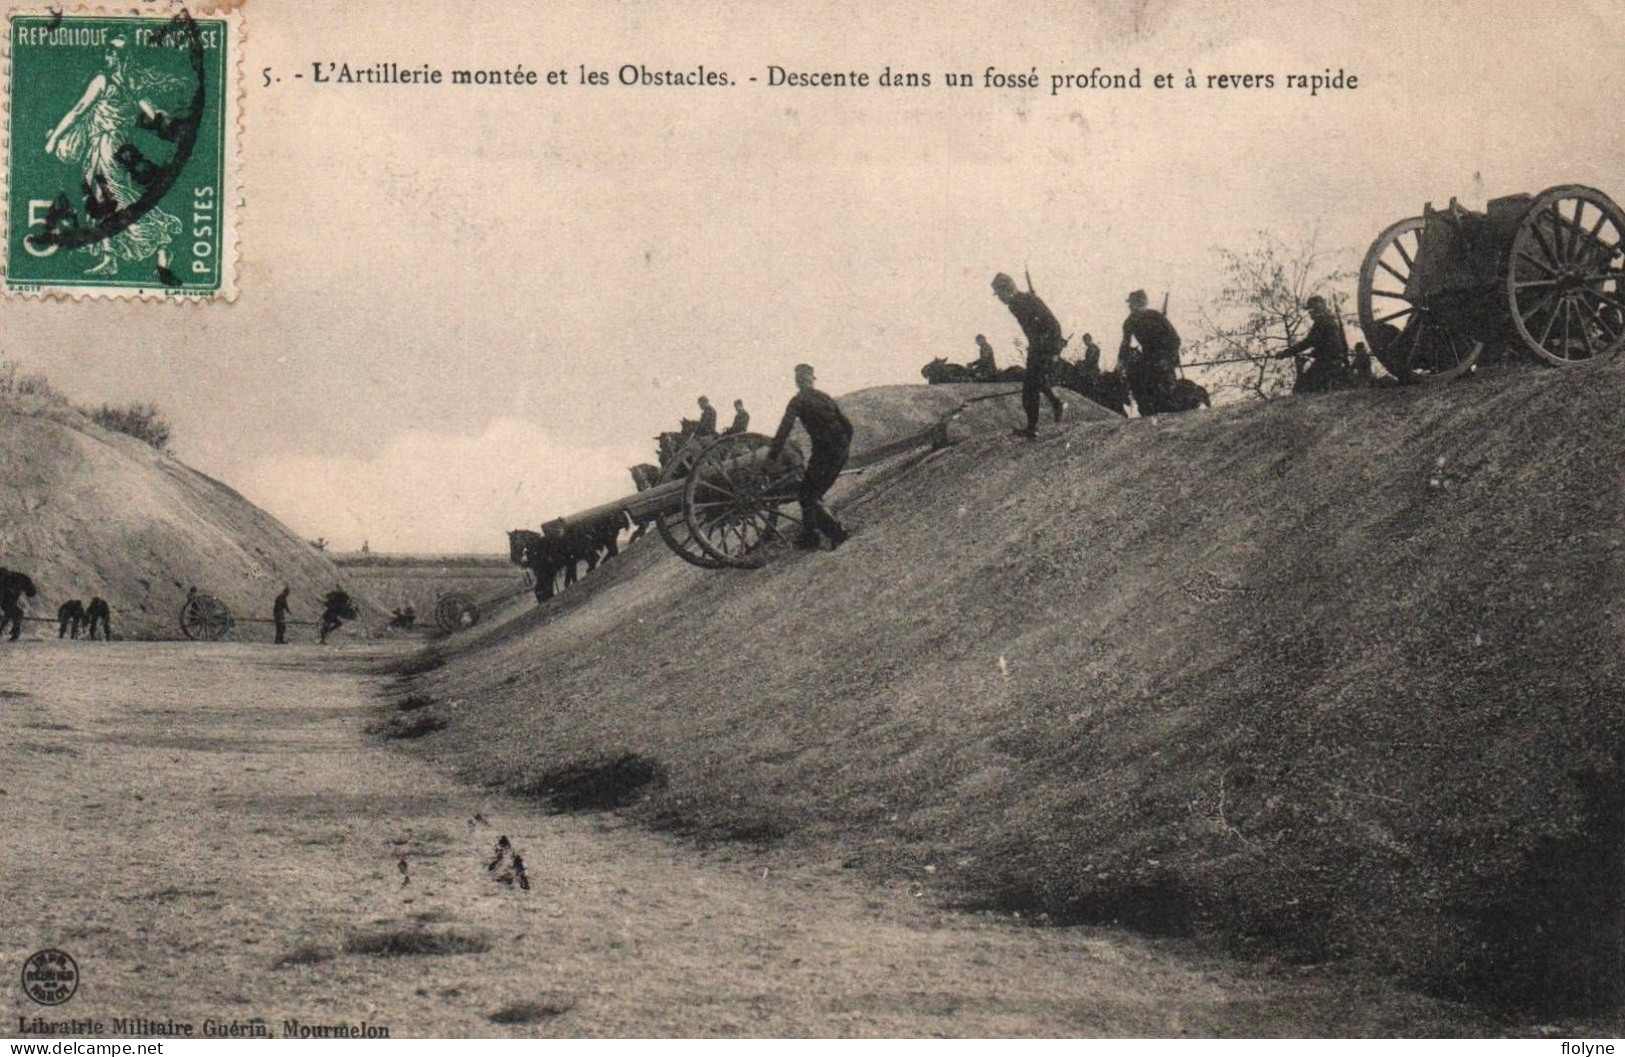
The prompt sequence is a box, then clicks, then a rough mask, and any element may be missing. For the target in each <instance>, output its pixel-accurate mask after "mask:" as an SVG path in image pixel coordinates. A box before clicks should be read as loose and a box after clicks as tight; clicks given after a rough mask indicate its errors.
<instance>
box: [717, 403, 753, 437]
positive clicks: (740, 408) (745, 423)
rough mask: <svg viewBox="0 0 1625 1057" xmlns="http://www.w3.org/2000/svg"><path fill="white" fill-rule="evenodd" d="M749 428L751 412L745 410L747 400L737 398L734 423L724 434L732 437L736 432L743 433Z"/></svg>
mask: <svg viewBox="0 0 1625 1057" xmlns="http://www.w3.org/2000/svg"><path fill="white" fill-rule="evenodd" d="M749 428H750V412H749V411H746V410H745V402H744V401H743V400H735V401H734V420H733V424H732V425H730V426H729V427H728V431H727V432H726V433H724V434H723V436H724V437H731V436H733V435H734V434H735V433H743V432H745V430H747V429H749Z"/></svg>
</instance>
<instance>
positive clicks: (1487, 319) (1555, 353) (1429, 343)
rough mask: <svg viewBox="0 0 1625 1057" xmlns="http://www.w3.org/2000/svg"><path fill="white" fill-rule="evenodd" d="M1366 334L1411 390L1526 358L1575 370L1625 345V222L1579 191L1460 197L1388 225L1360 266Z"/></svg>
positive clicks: (1603, 199) (1589, 191)
mask: <svg viewBox="0 0 1625 1057" xmlns="http://www.w3.org/2000/svg"><path fill="white" fill-rule="evenodd" d="M1359 317H1360V328H1361V329H1362V330H1364V331H1365V336H1366V341H1367V342H1368V343H1369V345H1370V347H1371V352H1372V354H1373V355H1374V356H1375V357H1376V358H1377V360H1378V361H1379V362H1381V364H1382V365H1383V367H1384V368H1386V369H1387V371H1388V373H1389V374H1392V375H1393V376H1394V377H1395V378H1397V379H1399V380H1400V381H1401V382H1418V381H1428V380H1442V379H1447V378H1454V377H1456V376H1458V375H1461V374H1463V373H1465V372H1466V371H1468V370H1471V369H1472V368H1473V366H1474V365H1475V364H1476V363H1477V362H1478V361H1479V360H1480V358H1481V357H1482V356H1484V355H1485V354H1486V352H1487V353H1488V355H1489V357H1491V358H1498V357H1501V356H1504V355H1506V354H1507V353H1509V352H1510V351H1511V350H1514V349H1519V348H1521V349H1523V350H1524V351H1525V352H1527V353H1528V354H1529V355H1530V356H1533V357H1534V358H1535V359H1536V360H1537V361H1540V362H1542V363H1548V364H1552V365H1554V366H1559V367H1566V366H1569V365H1571V364H1576V363H1580V362H1583V361H1602V360H1605V359H1608V358H1609V357H1612V356H1614V355H1615V354H1617V353H1618V352H1619V350H1620V348H1621V347H1622V346H1625V212H1622V211H1621V210H1620V207H1619V206H1618V205H1616V204H1615V203H1614V202H1613V201H1612V200H1611V199H1610V198H1609V197H1608V196H1607V195H1605V194H1603V193H1602V192H1601V191H1598V190H1595V189H1593V188H1590V187H1583V186H1581V185H1579V184H1565V185H1562V186H1558V187H1553V188H1550V189H1549V190H1546V191H1543V192H1541V193H1540V194H1538V195H1528V194H1518V195H1508V196H1507V197H1504V198H1496V199H1493V200H1491V201H1490V202H1489V203H1488V204H1487V206H1486V207H1485V211H1484V212H1482V213H1476V212H1473V211H1471V210H1468V209H1464V208H1462V207H1461V206H1460V205H1459V204H1458V203H1457V202H1456V200H1455V199H1451V200H1450V205H1449V207H1447V208H1446V209H1442V210H1436V209H1434V208H1433V207H1432V205H1431V204H1429V205H1428V206H1426V207H1424V209H1423V212H1422V215H1421V216H1418V217H1409V218H1407V219H1405V220H1401V221H1398V222H1397V223H1394V224H1391V225H1389V226H1388V227H1387V228H1386V229H1384V230H1383V232H1382V233H1381V234H1380V235H1378V236H1377V239H1376V241H1375V242H1373V243H1372V244H1371V248H1370V250H1369V251H1367V253H1366V255H1365V259H1364V261H1363V262H1362V263H1361V265H1360V286H1359Z"/></svg>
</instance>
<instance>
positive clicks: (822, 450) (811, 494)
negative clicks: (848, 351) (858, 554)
mask: <svg viewBox="0 0 1625 1057" xmlns="http://www.w3.org/2000/svg"><path fill="white" fill-rule="evenodd" d="M815 381H817V379H816V378H815V377H814V375H813V369H812V367H811V366H810V365H808V364H805V363H801V364H797V365H796V390H797V391H796V395H795V396H793V397H791V398H790V406H789V407H787V408H785V409H784V419H783V421H781V422H780V423H779V431H778V432H777V433H776V434H774V435H773V445H772V447H770V448H769V449H768V453H767V455H768V458H769V459H770V460H772V461H775V462H776V461H778V459H779V458H780V457H781V456H783V454H784V445H785V444H786V443H787V442H788V441H789V439H790V431H791V430H792V429H794V428H795V424H796V422H797V420H799V421H800V422H801V425H802V427H803V428H804V429H806V431H807V436H808V437H810V438H812V456H811V457H810V458H809V459H808V460H807V468H806V470H805V471H804V472H803V473H802V475H801V490H800V492H799V493H798V494H797V496H796V498H797V499H798V500H799V501H800V503H801V535H800V536H799V537H797V539H796V546H797V547H799V548H801V549H802V550H818V549H819V547H820V542H821V539H822V537H823V536H828V537H829V543H830V548H831V549H834V548H835V547H839V546H840V545H841V544H843V543H845V542H846V537H847V535H848V533H847V531H846V527H845V526H844V525H842V524H841V523H840V522H839V521H837V520H835V517H834V515H833V514H831V513H830V512H829V511H828V510H826V509H825V508H824V493H826V492H828V491H829V489H830V486H831V485H833V484H834V483H835V479H836V478H837V477H839V476H840V475H841V468H842V467H843V466H845V465H846V457H847V455H848V454H850V452H851V449H852V423H851V422H850V421H849V420H848V419H847V417H846V415H845V414H844V413H843V412H842V411H841V407H840V405H839V404H837V403H836V402H835V398H834V397H832V396H830V395H829V394H828V393H824V392H821V391H820V390H818V389H815V388H813V383H814V382H815Z"/></svg>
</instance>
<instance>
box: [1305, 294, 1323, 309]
mask: <svg viewBox="0 0 1625 1057" xmlns="http://www.w3.org/2000/svg"><path fill="white" fill-rule="evenodd" d="M1317 305H1318V306H1320V307H1321V308H1325V307H1326V299H1325V298H1324V297H1321V296H1320V295H1319V294H1316V295H1315V296H1313V297H1311V298H1310V299H1309V300H1307V301H1305V302H1304V303H1303V307H1305V308H1314V307H1315V306H1317Z"/></svg>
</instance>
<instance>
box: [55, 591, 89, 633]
mask: <svg viewBox="0 0 1625 1057" xmlns="http://www.w3.org/2000/svg"><path fill="white" fill-rule="evenodd" d="M84 623H85V604H84V603H83V602H81V601H79V600H78V599H77V598H70V599H68V600H67V601H66V602H64V603H62V604H61V605H60V606H58V607H57V609H56V637H57V638H59V639H65V638H67V637H68V635H69V633H70V632H71V633H72V634H73V637H74V638H78V637H79V629H80V628H81V627H83V626H84Z"/></svg>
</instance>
